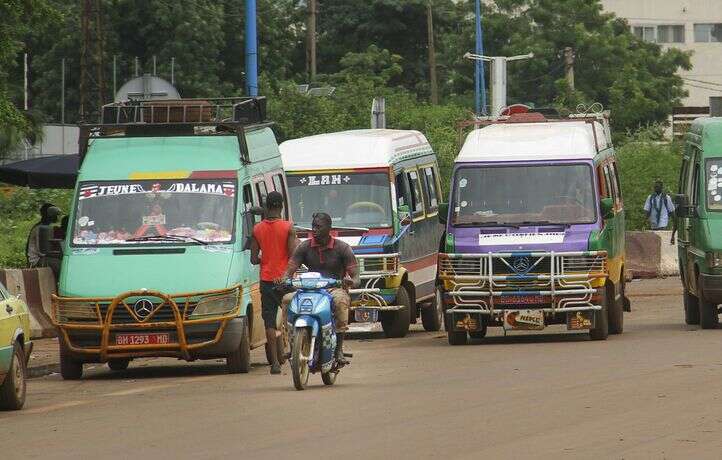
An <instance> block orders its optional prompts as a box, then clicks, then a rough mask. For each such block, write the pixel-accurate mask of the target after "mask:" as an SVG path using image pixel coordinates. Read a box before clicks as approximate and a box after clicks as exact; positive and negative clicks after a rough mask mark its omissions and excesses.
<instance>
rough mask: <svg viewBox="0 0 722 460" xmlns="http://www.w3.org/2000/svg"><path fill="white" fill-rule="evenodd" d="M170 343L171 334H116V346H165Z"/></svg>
mask: <svg viewBox="0 0 722 460" xmlns="http://www.w3.org/2000/svg"><path fill="white" fill-rule="evenodd" d="M167 343H170V334H168V333H160V334H116V335H115V344H116V345H165V344H167Z"/></svg>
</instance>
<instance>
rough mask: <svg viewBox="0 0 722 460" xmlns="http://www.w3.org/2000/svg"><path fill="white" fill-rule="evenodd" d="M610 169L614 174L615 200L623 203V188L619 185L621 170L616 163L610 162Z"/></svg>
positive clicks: (613, 190) (619, 203)
mask: <svg viewBox="0 0 722 460" xmlns="http://www.w3.org/2000/svg"><path fill="white" fill-rule="evenodd" d="M609 170H610V172H611V176H612V192H613V193H614V202H615V203H616V204H617V205H618V206H621V205H622V188H621V187H620V186H619V172H618V171H617V164H616V163H613V162H612V163H609Z"/></svg>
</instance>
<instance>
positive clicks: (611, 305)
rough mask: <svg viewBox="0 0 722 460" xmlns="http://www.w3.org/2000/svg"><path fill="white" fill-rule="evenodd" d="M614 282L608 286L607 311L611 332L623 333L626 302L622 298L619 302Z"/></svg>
mask: <svg viewBox="0 0 722 460" xmlns="http://www.w3.org/2000/svg"><path fill="white" fill-rule="evenodd" d="M614 294H615V289H614V284H613V283H610V285H609V287H608V288H607V295H606V296H605V297H606V301H607V312H608V317H609V333H610V334H621V333H622V332H624V302H623V298H620V299H619V301H618V302H617V300H616V298H615V296H614Z"/></svg>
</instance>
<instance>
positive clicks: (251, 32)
mask: <svg viewBox="0 0 722 460" xmlns="http://www.w3.org/2000/svg"><path fill="white" fill-rule="evenodd" d="M257 40H258V38H257V32H256V0H246V93H247V94H248V95H249V96H251V97H255V96H258V46H257Z"/></svg>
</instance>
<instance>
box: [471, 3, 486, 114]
mask: <svg viewBox="0 0 722 460" xmlns="http://www.w3.org/2000/svg"><path fill="white" fill-rule="evenodd" d="M474 10H475V16H476V33H475V38H476V44H475V53H476V54H477V55H479V56H482V55H483V54H484V35H483V32H484V30H483V29H482V27H481V0H475V1H474ZM474 96H475V97H474V108H475V113H476V115H477V116H480V115H486V82H485V81H484V61H483V60H477V61H476V62H474Z"/></svg>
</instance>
